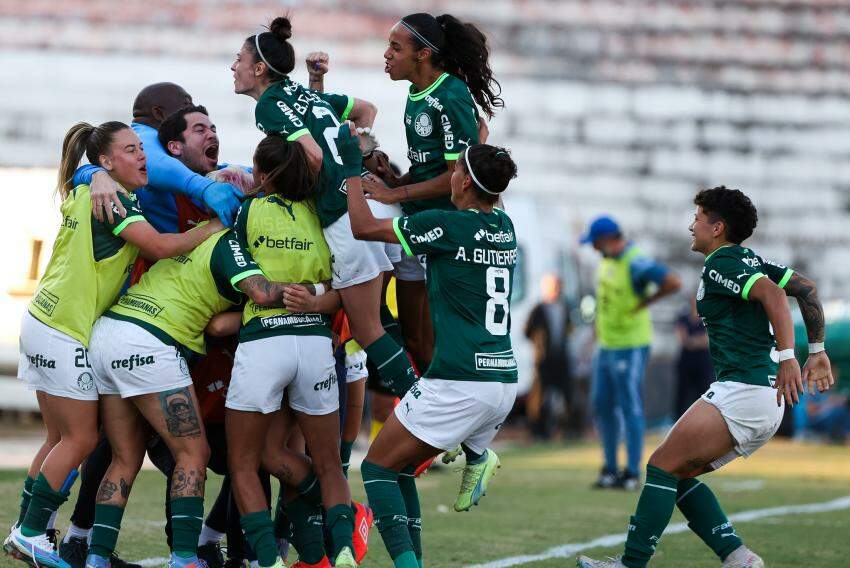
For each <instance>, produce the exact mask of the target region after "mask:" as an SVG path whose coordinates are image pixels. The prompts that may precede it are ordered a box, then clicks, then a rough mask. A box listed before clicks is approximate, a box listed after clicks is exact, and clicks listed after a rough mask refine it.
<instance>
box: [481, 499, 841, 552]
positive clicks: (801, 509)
mask: <svg viewBox="0 0 850 568" xmlns="http://www.w3.org/2000/svg"><path fill="white" fill-rule="evenodd" d="M842 509H850V495H848V496H846V497H840V498H838V499H834V500H832V501H826V502H824V503H808V504H805V505H787V506H784V507H771V508H770V509H753V510H752V511H741V512H740V513H735V514H734V515H729V520H731V521H733V522H740V523H744V522H747V521H755V520H757V519H764V518H766V517H779V516H784V515H799V514H808V513H826V512H829V511H840V510H842ZM688 530H689V529H688V525H687V524H686V523H676V524H673V525H668V526H667V529H666V530H665V531H664V534H665V535H669V534H678V533H683V532H686V531H688ZM624 542H626V535H625V534H624V533H618V534H609V535H605V536H600V537H599V538H595V539H593V540H591V541H588V542H579V543H573V544H564V545H561V546H556V547H554V548H550V549H549V550H547V551H545V552H542V553H540V554H526V555H523V556H512V557H510V558H502V559H501V560H494V561H493V562H487V563H485V564H476V565H474V566H469V567H467V568H507V567H508V566H519V565H522V564H529V563H531V562H540V561H543V560H549V559H551V558H569V557H572V556H575V555H576V554H577V553H579V552H582V551H585V550H590V549H592V548H597V547H603V546H604V547H609V546H616V545H619V544H623V543H624Z"/></svg>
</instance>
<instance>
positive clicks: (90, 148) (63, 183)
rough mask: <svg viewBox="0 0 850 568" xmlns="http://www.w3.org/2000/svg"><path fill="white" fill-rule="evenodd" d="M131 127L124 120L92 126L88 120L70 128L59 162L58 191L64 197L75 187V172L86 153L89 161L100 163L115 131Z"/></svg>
mask: <svg viewBox="0 0 850 568" xmlns="http://www.w3.org/2000/svg"><path fill="white" fill-rule="evenodd" d="M126 128H130V127H129V126H127V125H126V124H124V123H123V122H118V121H114V120H113V121H109V122H104V123H103V124H101V125H100V126H97V127H95V126H92V125H91V124H89V123H87V122H78V123H77V124H75V125H74V126H72V127H71V128H70V130H68V132H67V134H65V139H64V140H63V141H62V160H61V162H60V163H59V174H58V179H57V183H56V193H58V194H59V196H60V197H61V198H62V200H63V201H64V199H65V198H66V197H68V193H70V191H71V190H72V189H74V185H73V178H74V172H75V171H76V170H77V166H78V165H79V163H80V160H81V159H82V157H83V154H84V153H85V155H86V158H87V159H88V161H89V163H90V164H92V165H94V166H98V165H100V162H99V160H100V156H101V155H102V154H106V153H107V152H108V151H109V146H110V144H112V140H113V139H114V137H115V133H116V132H119V131H121V130H124V129H126Z"/></svg>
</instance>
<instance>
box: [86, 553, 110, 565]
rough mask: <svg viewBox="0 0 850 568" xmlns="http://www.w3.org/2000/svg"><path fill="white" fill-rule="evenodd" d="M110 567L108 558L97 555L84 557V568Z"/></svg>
mask: <svg viewBox="0 0 850 568" xmlns="http://www.w3.org/2000/svg"><path fill="white" fill-rule="evenodd" d="M110 566H111V564H110V562H109V558H105V557H103V556H98V555H97V554H89V555H88V556H87V557H86V568H110Z"/></svg>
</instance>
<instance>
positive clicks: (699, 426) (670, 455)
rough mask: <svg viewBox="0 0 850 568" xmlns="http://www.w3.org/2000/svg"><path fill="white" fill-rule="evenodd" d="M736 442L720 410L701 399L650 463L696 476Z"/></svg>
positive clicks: (678, 423) (683, 474)
mask: <svg viewBox="0 0 850 568" xmlns="http://www.w3.org/2000/svg"><path fill="white" fill-rule="evenodd" d="M735 445H736V443H735V439H734V438H732V435H731V434H730V433H729V428H728V427H727V426H726V421H725V420H723V416H722V415H721V414H720V411H719V410H717V408H715V407H714V406H713V405H711V404H709V403H707V402H705V401H704V400H702V399H700V400H697V401H696V402H695V403H693V404H692V405H691V407H690V408H689V409H688V410H687V411H686V412H685V414H683V415H682V417H681V418H679V420H678V421H677V422H676V424H675V425H674V426H673V428H672V430H670V433H669V434H667V437H666V438H665V439H664V441H663V442H661V445H660V446H659V447H658V448H657V449H656V450H655V452H653V454H652V456H651V457H650V458H649V464H650V465H654V466H655V467H658V468H661V469H663V470H664V471H666V472H669V473H672V474H673V475H675V476H677V477H680V478H686V477H694V476H697V475H700V474H702V473H706V472H707V471H710V470H711V467H710V464H711V462H713V461H714V460H716V459H718V458H720V457H723V456H725V455H726V454H728V453H729V452H731V451H732V450H734V449H735Z"/></svg>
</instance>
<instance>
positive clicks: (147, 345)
mask: <svg viewBox="0 0 850 568" xmlns="http://www.w3.org/2000/svg"><path fill="white" fill-rule="evenodd" d="M89 360H90V361H91V366H92V370H93V371H94V378H95V383H96V384H97V392H98V393H100V394H101V395H104V394H117V395H121V398H128V397H131V396H140V395H143V394H152V393H158V392H165V391H169V390H173V389H179V388H183V387H188V386H189V385H191V384H192V377H190V376H189V365H187V364H186V359H184V358H183V355H181V354H180V351H179V350H178V349H177V348H176V347H175V346H173V345H167V344H165V343H163V342H162V340H160V339H159V338H158V337H155V336H154V335H153V334H151V333H150V332H149V331H148V330H146V329H145V328H143V327H141V326H139V325H136V324H134V323H131V322H128V321H122V320H117V319H113V318H109V317H101V318H99V319H98V320H97V321H96V322H95V323H94V327H93V328H92V335H91V343H89Z"/></svg>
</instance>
